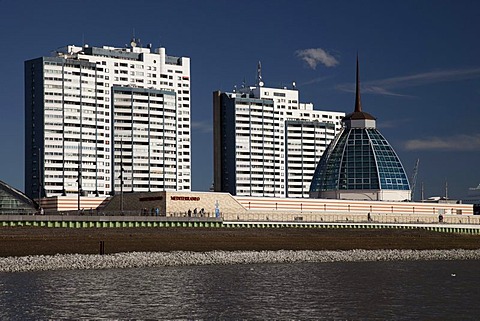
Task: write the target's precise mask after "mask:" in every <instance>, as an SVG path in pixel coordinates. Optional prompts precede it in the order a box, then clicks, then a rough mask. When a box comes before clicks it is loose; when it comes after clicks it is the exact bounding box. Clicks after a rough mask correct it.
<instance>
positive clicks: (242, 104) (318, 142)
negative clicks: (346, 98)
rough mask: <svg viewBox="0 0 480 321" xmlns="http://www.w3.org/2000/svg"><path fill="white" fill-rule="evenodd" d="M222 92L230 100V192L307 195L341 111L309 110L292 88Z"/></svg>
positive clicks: (335, 132) (262, 88) (338, 128)
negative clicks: (232, 164) (232, 140)
mask: <svg viewBox="0 0 480 321" xmlns="http://www.w3.org/2000/svg"><path fill="white" fill-rule="evenodd" d="M228 95H229V97H230V98H232V99H235V123H236V130H235V131H236V132H235V137H236V146H235V149H236V195H239V196H268V197H306V198H308V197H309V187H310V182H311V179H312V177H313V174H314V171H315V168H316V166H317V164H318V161H319V160H320V158H321V156H322V154H323V152H324V151H325V149H326V147H327V146H328V144H329V143H330V141H331V140H333V138H334V137H335V135H336V134H337V133H338V132H339V130H340V128H341V123H340V120H341V118H343V116H345V114H344V113H340V112H329V111H318V110H314V109H313V104H311V103H300V102H299V92H298V90H295V89H286V88H283V89H280V88H267V87H259V86H257V87H248V88H242V89H240V90H239V92H238V93H230V94H228ZM241 97H243V98H241ZM262 102H263V103H262ZM325 124H327V125H325Z"/></svg>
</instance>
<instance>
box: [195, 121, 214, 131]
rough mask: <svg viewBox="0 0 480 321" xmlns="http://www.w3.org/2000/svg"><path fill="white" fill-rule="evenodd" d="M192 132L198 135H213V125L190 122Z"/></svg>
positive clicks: (204, 122) (203, 122) (202, 122)
mask: <svg viewBox="0 0 480 321" xmlns="http://www.w3.org/2000/svg"><path fill="white" fill-rule="evenodd" d="M192 130H194V131H196V132H200V133H213V125H212V124H211V123H209V122H206V121H192Z"/></svg>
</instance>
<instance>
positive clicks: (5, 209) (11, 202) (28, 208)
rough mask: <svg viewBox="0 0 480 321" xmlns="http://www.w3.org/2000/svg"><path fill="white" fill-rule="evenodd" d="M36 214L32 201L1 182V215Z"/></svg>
mask: <svg viewBox="0 0 480 321" xmlns="http://www.w3.org/2000/svg"><path fill="white" fill-rule="evenodd" d="M35 212H36V208H35V204H34V203H33V201H32V200H30V199H29V198H27V197H26V196H25V195H23V194H21V193H20V192H18V191H17V190H15V189H13V188H11V187H10V186H8V185H7V184H5V183H3V182H1V181H0V215H2V214H33V213H35Z"/></svg>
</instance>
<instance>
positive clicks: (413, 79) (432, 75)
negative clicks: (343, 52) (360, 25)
mask: <svg viewBox="0 0 480 321" xmlns="http://www.w3.org/2000/svg"><path fill="white" fill-rule="evenodd" d="M474 78H480V68H471V69H451V70H437V71H430V72H424V73H419V74H413V75H407V76H399V77H391V78H385V79H378V80H373V81H366V82H360V84H361V87H362V88H361V91H362V93H371V94H377V95H385V96H401V97H412V96H409V95H403V94H399V93H397V92H395V90H397V89H400V88H407V87H419V86H425V85H429V84H434V83H439V82H451V81H460V80H466V79H474ZM337 89H339V90H342V91H347V92H352V91H355V88H354V85H352V84H350V85H346V84H344V85H338V86H337Z"/></svg>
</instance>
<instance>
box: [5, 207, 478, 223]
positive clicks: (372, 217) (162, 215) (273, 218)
mask: <svg viewBox="0 0 480 321" xmlns="http://www.w3.org/2000/svg"><path fill="white" fill-rule="evenodd" d="M2 214H3V215H1V216H3V217H5V218H6V217H8V216H37V218H36V220H38V219H40V218H39V217H42V216H45V217H46V218H47V217H48V219H54V217H58V216H60V217H62V220H68V217H73V216H75V217H76V219H78V218H79V217H85V218H87V217H92V218H94V217H111V218H113V217H135V220H142V217H143V218H144V219H145V220H148V221H150V220H152V219H154V220H162V219H165V220H169V221H170V220H175V219H181V220H188V219H192V220H195V219H199V220H225V221H236V222H244V221H263V222H265V221H270V222H309V223H314V222H317V223H318V222H320V223H388V224H395V223H398V224H430V223H432V224H433V223H443V224H473V225H480V215H455V214H443V215H441V216H440V215H433V214H430V215H429V214H391V213H371V214H365V213H322V214H320V213H292V212H283V213H282V212H278V211H277V212H261V211H256V212H242V213H228V212H223V213H220V215H219V217H217V216H216V214H215V213H214V212H203V211H199V212H196V213H195V212H180V211H179V212H161V211H145V210H135V211H123V212H121V211H102V210H83V211H82V210H80V211H78V210H73V211H62V212H50V211H49V212H48V213H44V214H41V213H40V212H35V213H32V212H9V213H2Z"/></svg>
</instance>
